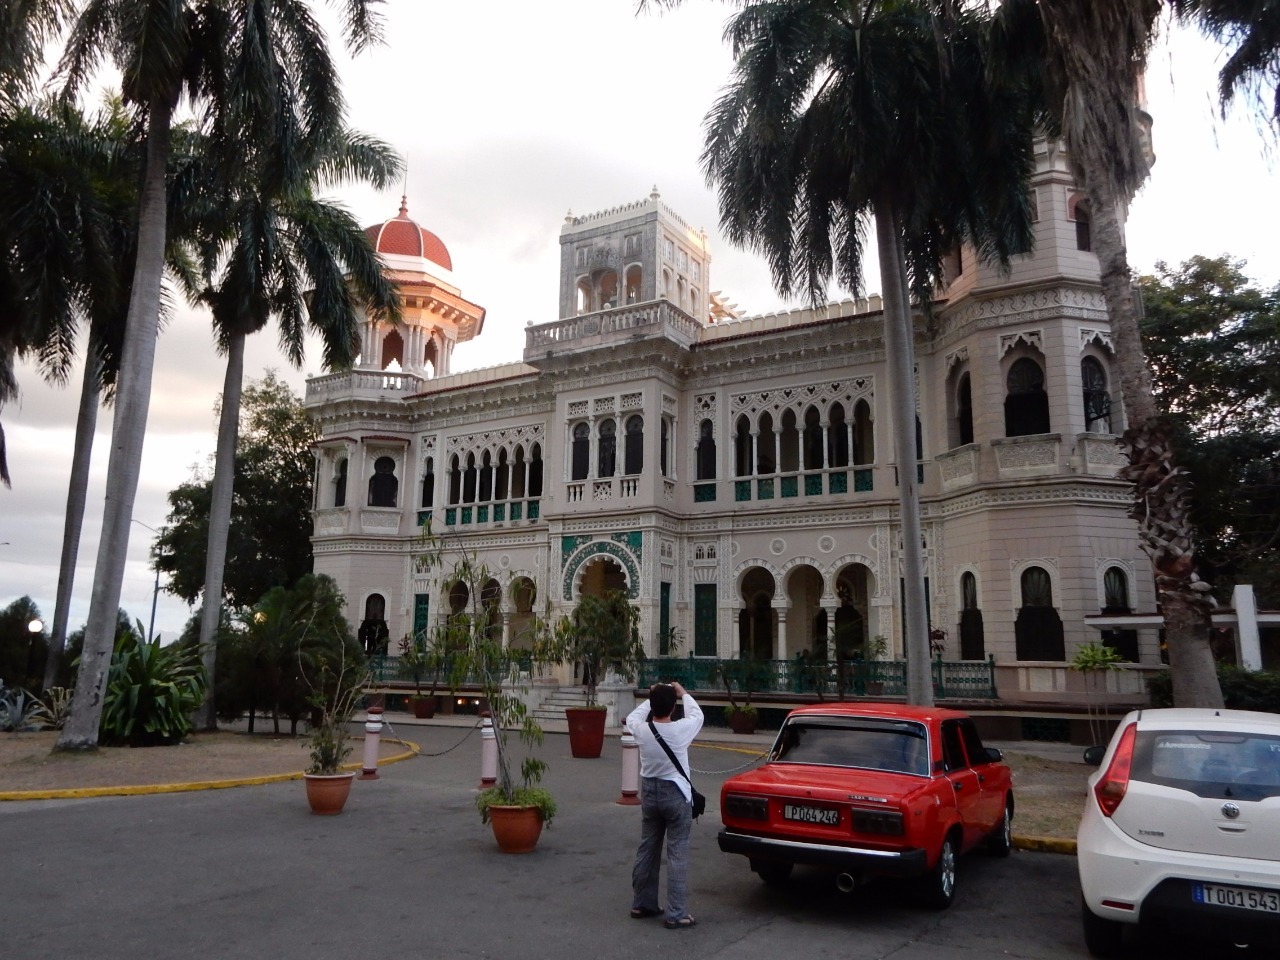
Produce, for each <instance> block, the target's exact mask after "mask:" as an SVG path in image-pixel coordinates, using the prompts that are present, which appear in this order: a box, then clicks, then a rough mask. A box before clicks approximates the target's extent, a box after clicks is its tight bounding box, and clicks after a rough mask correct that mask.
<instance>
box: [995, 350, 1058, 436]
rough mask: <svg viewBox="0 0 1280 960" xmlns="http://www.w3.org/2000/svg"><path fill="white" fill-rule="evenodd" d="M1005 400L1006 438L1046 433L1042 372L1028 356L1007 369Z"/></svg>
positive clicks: (1047, 413) (1045, 399)
mask: <svg viewBox="0 0 1280 960" xmlns="http://www.w3.org/2000/svg"><path fill="white" fill-rule="evenodd" d="M1006 386H1007V392H1006V394H1005V398H1004V433H1005V436H1006V437H1026V436H1031V435H1033V434H1037V433H1048V432H1049V395H1048V394H1047V393H1045V390H1044V371H1043V370H1041V369H1040V364H1038V363H1036V362H1035V361H1034V360H1032V359H1031V358H1030V357H1022V358H1020V359H1018V360H1015V361H1014V363H1013V366H1011V367H1010V368H1009V376H1008V379H1007V381H1006Z"/></svg>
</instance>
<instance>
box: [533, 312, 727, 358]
mask: <svg viewBox="0 0 1280 960" xmlns="http://www.w3.org/2000/svg"><path fill="white" fill-rule="evenodd" d="M701 329H702V328H701V326H700V325H699V324H698V322H697V321H696V320H694V319H693V317H691V316H689V315H688V314H687V313H685V312H684V311H683V310H681V309H679V308H678V307H676V306H675V305H674V304H672V303H671V302H669V301H667V300H651V301H649V302H647V303H637V304H631V305H628V306H625V307H615V308H614V309H612V310H600V311H598V312H596V313H589V314H586V315H584V316H581V317H569V318H568V319H565V320H557V321H555V322H554V323H543V324H539V325H538V326H536V327H530V328H529V329H527V330H526V331H525V345H524V350H525V356H526V357H530V358H533V357H541V356H543V355H545V354H547V353H553V352H557V351H560V350H573V349H575V348H576V347H590V346H600V345H601V344H605V343H610V342H617V341H621V340H624V339H630V338H632V337H637V336H639V337H647V336H665V337H667V338H668V339H670V340H674V341H676V342H677V343H681V344H683V345H685V346H688V345H689V344H691V343H694V342H695V341H696V340H697V339H698V334H699V332H700V330H701Z"/></svg>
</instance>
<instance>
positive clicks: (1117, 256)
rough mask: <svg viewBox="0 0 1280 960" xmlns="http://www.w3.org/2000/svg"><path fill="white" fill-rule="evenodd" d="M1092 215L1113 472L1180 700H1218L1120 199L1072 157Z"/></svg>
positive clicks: (1208, 703)
mask: <svg viewBox="0 0 1280 960" xmlns="http://www.w3.org/2000/svg"><path fill="white" fill-rule="evenodd" d="M1077 162H1078V163H1079V164H1080V166H1081V169H1082V172H1083V173H1084V178H1083V179H1084V182H1085V183H1086V184H1087V185H1088V193H1089V201H1090V204H1091V205H1092V214H1093V237H1092V239H1093V247H1094V250H1095V252H1096V253H1097V255H1098V266H1099V268H1100V270H1101V273H1102V294H1103V297H1104V298H1105V300H1106V303H1107V313H1108V315H1109V316H1110V319H1111V336H1112V337H1113V338H1114V339H1115V346H1116V368H1117V371H1118V372H1119V375H1120V389H1121V393H1122V394H1123V397H1124V408H1125V419H1126V421H1127V425H1128V429H1127V430H1125V433H1124V446H1125V453H1126V454H1127V455H1128V458H1129V465H1128V466H1127V467H1125V468H1124V469H1123V470H1121V471H1120V476H1121V477H1122V478H1123V479H1125V480H1129V481H1130V482H1132V483H1133V485H1134V490H1133V505H1132V506H1131V507H1130V508H1129V516H1131V517H1133V518H1134V519H1135V520H1137V521H1138V534H1139V536H1140V538H1141V543H1142V549H1143V550H1144V551H1145V552H1146V554H1147V556H1148V557H1150V558H1151V564H1152V566H1153V567H1154V568H1155V581H1156V598H1157V601H1158V603H1159V605H1160V609H1161V612H1162V613H1163V615H1164V624H1165V642H1166V643H1167V644H1168V650H1169V667H1170V674H1171V676H1172V678H1173V702H1174V704H1175V705H1176V706H1179V707H1221V706H1223V699H1222V688H1221V686H1220V685H1219V683H1218V674H1217V670H1216V668H1215V665H1214V662H1213V652H1212V650H1211V649H1210V647H1209V632H1210V629H1211V627H1212V621H1211V619H1210V613H1211V611H1210V606H1209V593H1208V589H1207V588H1208V584H1206V583H1203V582H1201V581H1199V580H1198V579H1197V578H1195V577H1194V574H1195V528H1194V527H1193V526H1192V524H1191V516H1190V514H1191V511H1190V504H1191V482H1190V475H1189V474H1188V473H1187V471H1186V470H1185V469H1183V468H1182V467H1179V466H1178V465H1177V463H1176V461H1175V457H1174V450H1173V442H1172V440H1173V435H1172V431H1171V430H1170V427H1169V424H1168V423H1167V422H1166V421H1165V420H1164V418H1163V417H1161V416H1160V413H1159V410H1158V408H1157V407H1156V403H1155V398H1154V395H1153V394H1152V392H1151V376H1150V372H1149V370H1148V368H1147V360H1146V355H1145V353H1144V351H1143V349H1142V338H1141V335H1140V333H1139V329H1138V311H1137V307H1136V305H1135V303H1134V296H1133V283H1132V279H1131V276H1130V271H1129V257H1128V251H1127V250H1126V248H1125V241H1124V229H1123V225H1122V223H1121V218H1120V203H1119V202H1118V198H1117V197H1115V196H1114V195H1111V194H1110V192H1109V190H1108V189H1107V187H1106V186H1105V184H1107V183H1108V182H1109V180H1108V178H1107V177H1106V176H1105V175H1103V174H1102V173H1101V172H1100V171H1098V170H1096V169H1090V167H1091V166H1092V165H1095V164H1096V163H1097V161H1096V160H1095V159H1094V158H1091V157H1079V158H1077Z"/></svg>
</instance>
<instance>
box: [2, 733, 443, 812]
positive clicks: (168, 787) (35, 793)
mask: <svg viewBox="0 0 1280 960" xmlns="http://www.w3.org/2000/svg"><path fill="white" fill-rule="evenodd" d="M361 739H363V738H361ZM383 739H384V740H385V742H387V743H398V744H400V745H401V746H402V747H406V748H407V749H406V750H405V751H404V752H403V753H397V754H395V755H394V756H390V757H379V758H378V765H379V766H383V765H384V764H388V763H399V762H400V761H401V760H409V759H411V758H412V757H416V756H417V755H418V754H419V753H421V752H422V748H421V747H420V746H418V744H416V743H413V742H411V741H409V740H401V739H399V738H398V737H385V738H383ZM153 749H157V750H160V749H163V748H162V747H155V748H153ZM342 769H343V770H359V769H360V764H358V763H348V764H346V765H344V766H343V768H342ZM302 777H303V773H302V771H301V770H299V771H298V772H297V773H273V774H267V775H266V776H261V777H237V778H236V779H233V780H195V781H192V782H190V783H148V784H139V785H135V786H121V787H71V788H68V789H65V790H7V791H0V801H4V800H79V799H84V798H87V797H142V796H148V795H152V794H160V793H190V792H192V791H195V790H226V789H229V788H230V787H256V786H260V785H262V784H264V783H282V782H284V781H285V780H301V779H302Z"/></svg>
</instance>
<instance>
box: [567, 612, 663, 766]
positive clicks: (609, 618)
mask: <svg viewBox="0 0 1280 960" xmlns="http://www.w3.org/2000/svg"><path fill="white" fill-rule="evenodd" d="M550 653H551V655H552V656H553V657H554V658H555V659H557V660H560V661H561V662H569V663H580V664H581V665H582V673H583V677H582V679H583V684H584V685H585V686H586V688H587V706H586V707H569V708H566V710H565V715H566V717H567V719H568V721H569V747H570V751H571V752H572V754H573V755H574V756H575V757H582V758H593V757H598V756H600V752H601V750H602V749H603V747H604V725H605V716H606V711H605V708H604V707H603V706H601V705H600V703H599V700H598V697H597V693H596V688H597V685H598V683H599V681H600V677H601V676H602V675H603V674H604V672H605V671H606V670H608V671H612V672H613V673H614V674H616V675H617V676H619V677H621V678H622V679H624V680H627V681H634V680H635V678H636V675H637V674H638V673H639V670H640V663H641V661H643V660H644V658H645V652H644V643H643V642H642V641H641V639H640V611H639V610H637V609H636V608H635V607H634V606H632V604H631V603H630V601H629V600H628V599H627V595H626V593H625V592H623V591H622V590H610V591H608V592H607V593H605V594H604V596H602V597H598V596H595V595H592V594H586V595H584V596H583V597H582V598H581V599H580V600H579V601H578V605H577V606H576V607H575V608H574V610H573V613H572V614H570V615H569V616H567V617H564V618H562V619H561V621H560V623H559V624H558V625H557V627H556V631H555V635H554V637H553V638H552V639H551V643H550Z"/></svg>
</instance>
